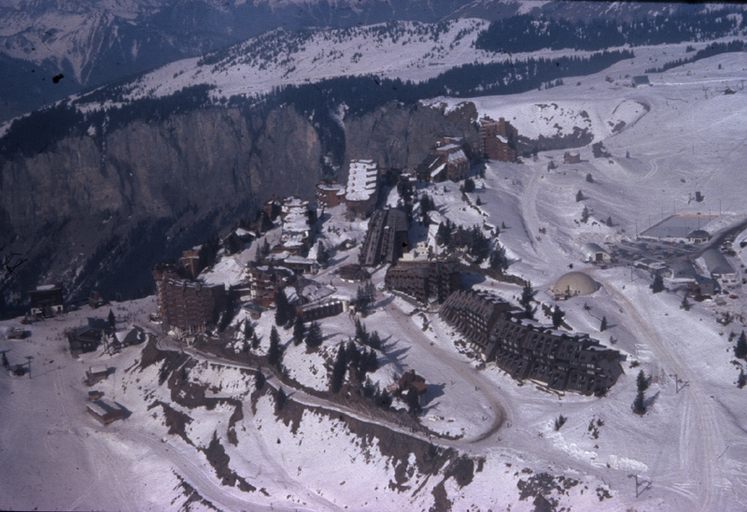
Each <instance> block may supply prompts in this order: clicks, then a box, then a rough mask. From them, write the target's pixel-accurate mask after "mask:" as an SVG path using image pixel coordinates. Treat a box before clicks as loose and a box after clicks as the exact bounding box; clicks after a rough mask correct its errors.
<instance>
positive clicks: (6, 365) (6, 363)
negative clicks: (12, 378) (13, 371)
mask: <svg viewBox="0 0 747 512" xmlns="http://www.w3.org/2000/svg"><path fill="white" fill-rule="evenodd" d="M9 367H10V363H9V362H8V356H6V355H5V352H3V368H5V369H6V370H7V369H8V368H9Z"/></svg>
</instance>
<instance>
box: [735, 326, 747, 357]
mask: <svg viewBox="0 0 747 512" xmlns="http://www.w3.org/2000/svg"><path fill="white" fill-rule="evenodd" d="M734 356H735V357H737V358H738V359H745V358H747V335H745V334H744V331H742V334H740V335H739V338H738V339H737V344H736V345H735V346H734Z"/></svg>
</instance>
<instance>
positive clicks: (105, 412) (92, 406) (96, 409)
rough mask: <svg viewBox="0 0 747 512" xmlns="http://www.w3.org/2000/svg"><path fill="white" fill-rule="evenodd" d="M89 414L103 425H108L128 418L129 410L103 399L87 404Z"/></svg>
mask: <svg viewBox="0 0 747 512" xmlns="http://www.w3.org/2000/svg"><path fill="white" fill-rule="evenodd" d="M86 409H87V410H88V413H89V414H90V415H91V416H93V417H94V418H96V419H97V420H98V421H99V422H101V424H102V425H108V424H109V423H112V422H114V421H117V420H121V419H124V418H126V417H127V410H126V409H125V408H124V407H122V406H121V405H119V404H118V403H116V402H112V401H111V400H106V399H104V398H101V399H99V400H94V401H92V402H88V403H87V404H86Z"/></svg>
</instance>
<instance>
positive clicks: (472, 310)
mask: <svg viewBox="0 0 747 512" xmlns="http://www.w3.org/2000/svg"><path fill="white" fill-rule="evenodd" d="M440 316H441V318H442V319H444V320H445V321H446V322H447V323H449V324H450V325H452V326H453V327H454V328H455V329H456V330H457V331H459V332H460V333H461V334H462V335H463V336H464V337H465V339H466V340H467V341H468V342H469V343H471V344H472V345H473V346H474V347H475V348H476V349H478V350H479V351H480V352H481V353H482V354H483V356H484V357H485V359H486V360H487V361H494V362H495V363H496V364H497V365H498V366H500V367H501V368H502V369H503V370H505V371H506V372H508V373H509V374H510V375H511V376H512V377H514V378H516V379H520V380H523V379H532V380H537V381H540V382H543V383H544V384H546V385H547V386H548V387H550V388H552V389H557V390H560V391H575V392H579V393H583V394H592V393H596V394H599V393H604V392H605V391H606V390H607V389H609V388H610V387H611V386H612V385H613V384H614V383H615V382H616V381H617V379H618V377H619V376H620V375H621V374H622V373H623V370H622V365H621V361H623V360H624V356H622V355H621V354H620V353H619V352H618V351H616V350H612V349H609V348H606V347H604V346H602V345H601V344H600V343H599V342H598V341H596V340H594V339H591V338H589V337H588V336H585V335H576V336H571V335H569V334H566V333H562V332H559V331H556V330H553V329H550V328H546V327H542V326H539V325H536V324H534V323H532V322H529V321H527V320H524V319H521V318H520V316H519V315H517V314H516V312H515V311H514V310H513V308H512V307H511V306H510V305H509V304H508V303H506V302H504V301H502V300H500V299H499V298H498V297H496V296H494V295H491V294H488V293H486V292H478V291H474V290H460V291H456V292H454V293H452V294H451V295H450V296H449V297H448V298H447V299H446V301H445V302H444V304H443V305H442V306H441V310H440Z"/></svg>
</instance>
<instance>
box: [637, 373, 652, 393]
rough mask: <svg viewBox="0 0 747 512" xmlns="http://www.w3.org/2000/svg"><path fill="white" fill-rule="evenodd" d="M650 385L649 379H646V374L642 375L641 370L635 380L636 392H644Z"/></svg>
mask: <svg viewBox="0 0 747 512" xmlns="http://www.w3.org/2000/svg"><path fill="white" fill-rule="evenodd" d="M650 385H651V377H646V374H645V373H643V370H641V371H640V372H638V377H637V378H636V386H637V387H638V391H641V392H643V391H646V390H647V389H648V387H649V386H650Z"/></svg>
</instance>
